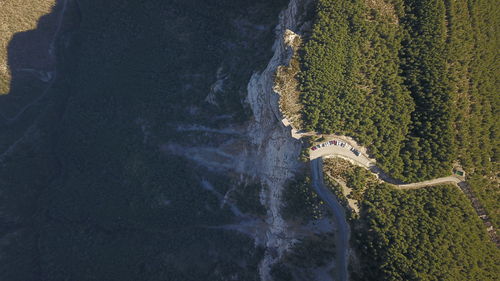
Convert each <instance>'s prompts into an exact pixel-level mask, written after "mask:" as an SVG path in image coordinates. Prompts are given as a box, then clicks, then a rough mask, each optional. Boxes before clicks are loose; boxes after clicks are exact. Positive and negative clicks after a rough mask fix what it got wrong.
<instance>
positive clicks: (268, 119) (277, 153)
mask: <svg viewBox="0 0 500 281" xmlns="http://www.w3.org/2000/svg"><path fill="white" fill-rule="evenodd" d="M301 2H304V1H300V0H291V1H290V3H289V5H288V7H287V9H285V10H284V11H283V12H282V13H281V14H280V21H279V24H278V26H277V27H276V41H275V43H274V46H273V50H274V55H273V57H272V58H271V60H270V62H269V64H268V65H267V67H266V69H265V70H264V71H262V72H260V73H254V74H253V76H252V78H251V80H250V82H249V83H248V97H247V101H248V103H249V105H250V108H251V109H252V112H253V119H254V121H253V122H252V123H251V124H250V126H249V127H248V136H249V137H250V140H251V142H252V143H253V144H254V145H255V146H256V147H257V151H256V153H257V154H258V157H256V159H258V160H257V161H259V163H254V165H255V166H256V167H259V169H258V172H257V173H258V177H259V178H260V181H261V182H262V183H263V184H264V185H265V186H266V187H267V188H265V189H263V191H262V194H261V201H262V203H263V204H264V205H265V206H267V208H268V212H267V218H266V222H267V224H268V226H269V227H268V228H267V233H266V245H265V246H266V252H265V256H264V259H263V260H262V262H261V264H260V268H259V271H260V275H261V279H262V280H270V279H271V278H270V267H271V265H272V264H273V263H274V262H276V261H277V260H278V259H279V258H280V257H281V256H282V254H283V253H284V252H285V250H286V249H288V248H289V246H290V245H291V243H292V242H293V234H292V233H290V232H288V231H287V223H286V222H285V221H284V219H283V218H282V217H281V214H280V206H281V204H282V200H281V196H282V191H283V187H284V185H285V183H286V181H287V180H289V179H290V178H292V177H293V173H294V171H296V170H297V167H298V166H299V165H300V163H299V162H298V157H299V154H300V143H299V142H298V141H297V140H295V139H293V138H291V136H290V130H289V129H287V128H286V127H285V126H284V125H283V124H282V123H281V120H282V119H283V118H282V115H281V113H280V110H279V95H278V94H277V93H276V92H275V91H274V90H273V86H274V76H275V73H276V70H277V68H278V67H279V66H280V65H287V64H288V63H289V60H290V58H291V55H290V52H289V48H288V46H287V44H286V42H285V41H284V36H283V35H284V34H285V31H286V30H296V29H297V28H298V20H297V19H298V16H299V15H298V11H299V5H301V4H303V3H301Z"/></svg>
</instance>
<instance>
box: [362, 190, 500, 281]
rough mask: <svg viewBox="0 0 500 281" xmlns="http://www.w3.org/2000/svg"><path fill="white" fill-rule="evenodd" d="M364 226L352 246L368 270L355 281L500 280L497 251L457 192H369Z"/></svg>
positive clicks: (498, 254)
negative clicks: (499, 277) (356, 248)
mask: <svg viewBox="0 0 500 281" xmlns="http://www.w3.org/2000/svg"><path fill="white" fill-rule="evenodd" d="M360 224H362V226H361V229H362V231H361V232H359V233H356V234H355V237H353V238H354V242H353V243H354V244H355V245H356V247H358V249H359V251H360V253H361V256H362V259H363V260H364V261H365V262H363V264H365V265H366V268H365V270H363V274H364V276H363V275H361V274H357V276H356V277H357V278H355V280H368V279H370V278H371V279H370V280H409V281H412V280H450V281H451V280H454V281H455V280H483V281H487V280H491V281H493V280H497V278H498V276H499V274H500V266H499V264H498V259H499V257H500V252H499V250H498V248H497V247H496V246H495V245H494V244H493V243H492V242H491V241H490V239H489V237H488V235H487V234H486V232H485V231H484V226H483V224H482V222H481V221H480V219H479V218H478V217H477V215H476V213H475V212H474V210H473V209H472V208H471V207H470V203H469V201H468V200H467V199H466V197H465V196H464V195H463V194H462V193H459V192H457V189H456V187H453V186H436V187H429V188H423V189H418V190H410V191H400V190H394V189H392V188H390V187H388V186H385V185H380V186H378V187H377V188H371V189H367V191H366V192H365V194H364V200H363V204H362V211H361V218H360ZM367 277H369V278H368V279H367Z"/></svg>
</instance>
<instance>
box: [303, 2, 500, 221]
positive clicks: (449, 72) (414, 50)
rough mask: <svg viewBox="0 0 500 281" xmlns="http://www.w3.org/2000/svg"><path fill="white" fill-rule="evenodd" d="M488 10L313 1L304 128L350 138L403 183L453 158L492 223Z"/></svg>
mask: <svg viewBox="0 0 500 281" xmlns="http://www.w3.org/2000/svg"><path fill="white" fill-rule="evenodd" d="M496 5H497V4H496V3H495V1H493V0H480V1H470V0H459V1H434V0H423V1H422V0H418V1H417V0H374V1H364V0H353V1H350V0H339V1H332V0H319V1H318V4H317V7H316V20H315V23H314V25H313V29H312V33H311V35H310V38H308V39H307V40H306V42H305V44H304V47H303V48H302V50H303V52H302V55H301V65H302V71H301V74H300V79H301V91H302V98H301V99H302V103H303V105H304V108H303V118H304V122H305V124H306V128H307V129H310V130H315V131H320V132H324V133H341V134H346V135H349V136H353V137H354V138H356V139H357V140H358V141H359V142H360V143H361V144H363V145H366V146H367V147H368V148H369V150H370V154H372V156H373V157H374V158H376V159H377V161H378V164H379V165H380V166H381V167H382V168H383V169H384V170H385V171H386V172H388V173H389V174H391V175H392V176H393V177H395V178H397V179H400V180H404V181H410V182H412V181H420V180H424V179H430V178H434V177H439V176H445V175H449V174H450V173H451V168H452V163H453V161H455V160H459V161H460V163H461V164H462V165H463V166H464V168H465V170H466V171H467V173H468V179H469V181H470V183H471V184H472V187H473V190H474V192H475V193H476V194H477V196H478V197H479V198H480V199H481V202H482V203H483V205H484V206H485V208H486V209H487V211H488V213H489V215H490V216H492V217H493V220H494V221H495V222H496V225H499V223H500V215H499V209H498V204H495V203H496V202H498V201H499V200H500V195H499V194H498V192H496V191H495V190H497V189H498V183H497V182H496V180H495V178H496V172H497V171H498V168H499V166H498V162H497V160H498V156H499V155H498V154H499V152H498V147H500V145H499V144H500V143H499V138H498V129H499V128H500V122H498V120H496V119H498V118H496V119H495V116H498V105H499V101H500V98H499V96H498V94H497V89H498V88H499V87H500V79H498V77H500V72H499V71H500V67H499V61H498V59H496V57H497V56H498V50H499V49H500V43H499V42H500V40H498V34H499V32H500V30H499V27H500V22H499V19H500V11H499V10H498V9H497V7H496Z"/></svg>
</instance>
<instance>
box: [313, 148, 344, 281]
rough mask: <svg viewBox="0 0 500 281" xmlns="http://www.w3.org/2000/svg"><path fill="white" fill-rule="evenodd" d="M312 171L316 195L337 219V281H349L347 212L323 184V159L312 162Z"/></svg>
mask: <svg viewBox="0 0 500 281" xmlns="http://www.w3.org/2000/svg"><path fill="white" fill-rule="evenodd" d="M311 171H312V185H313V187H314V190H316V193H318V195H319V196H320V197H321V199H323V201H324V202H325V203H326V204H328V206H329V207H330V209H331V210H332V212H333V216H334V218H335V224H336V225H337V233H336V235H335V238H336V243H335V247H336V251H337V259H336V273H337V276H338V278H337V280H340V281H347V280H348V271H347V264H348V260H349V259H348V255H349V252H348V250H349V235H350V233H349V232H350V230H349V225H348V224H347V220H346V216H345V211H344V208H343V207H342V205H340V202H339V201H338V199H337V197H336V196H335V195H334V194H333V193H332V192H331V191H330V190H329V189H327V188H326V187H325V185H324V183H323V160H322V159H321V158H316V159H313V160H311Z"/></svg>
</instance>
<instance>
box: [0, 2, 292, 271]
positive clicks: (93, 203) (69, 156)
mask: <svg viewBox="0 0 500 281" xmlns="http://www.w3.org/2000/svg"><path fill="white" fill-rule="evenodd" d="M68 3H70V4H71V5H72V6H71V9H69V8H68V11H72V13H70V14H67V16H68V17H69V16H71V17H72V18H73V19H74V21H75V24H74V25H72V26H71V28H69V26H66V25H65V28H64V29H62V30H63V31H64V32H63V33H62V35H61V37H60V38H58V40H57V41H56V45H57V52H56V53H57V69H58V76H57V79H56V81H55V82H54V84H53V85H52V87H51V88H50V89H48V90H47V94H46V95H45V97H44V99H43V100H40V102H39V103H36V105H34V106H32V107H30V108H29V110H27V111H26V113H25V114H24V115H22V117H20V118H19V120H16V121H15V122H12V123H11V124H4V123H3V122H2V123H1V124H0V126H1V128H2V132H1V137H0V139H1V141H0V146H1V149H2V155H1V156H0V162H1V165H2V168H1V169H0V193H1V195H2V196H0V206H1V207H0V213H1V216H0V225H1V226H2V227H1V229H0V237H1V243H0V244H1V245H0V246H1V247H0V248H1V249H0V251H1V253H2V254H1V255H0V279H1V280H9V281H17V280H19V281H31V280H54V281H55V280H109V281H111V280H120V281H123V280H223V279H224V278H226V277H227V276H237V278H239V279H241V280H257V279H258V278H259V276H258V270H257V267H258V263H259V261H260V260H261V259H262V256H263V248H262V247H260V246H256V245H255V244H254V243H253V240H252V239H251V238H250V237H248V236H246V235H243V234H240V233H237V232H229V231H224V230H221V229H216V228H213V227H212V226H217V225H224V224H228V223H230V222H232V221H233V220H234V218H235V216H234V214H233V213H232V212H231V210H230V209H229V207H228V206H220V202H219V200H218V199H217V198H216V196H214V195H213V194H212V193H211V192H209V191H208V190H206V189H204V188H203V185H202V183H203V182H209V183H210V184H211V185H213V188H214V189H215V190H217V191H219V192H221V193H226V192H227V191H228V190H229V189H230V188H231V187H232V186H233V185H235V184H236V183H235V182H233V181H232V179H231V177H230V175H227V174H222V173H214V172H212V171H208V170H207V169H205V168H202V167H198V166H196V165H195V164H193V163H192V162H189V161H188V160H186V159H185V158H181V157H179V156H176V155H174V154H172V153H169V152H166V151H162V150H161V149H160V147H161V145H162V144H164V143H169V142H175V141H176V140H179V139H182V141H183V144H185V145H186V146H189V145H194V143H195V142H197V145H200V143H201V141H204V142H208V141H213V142H216V141H218V139H217V138H216V137H212V138H209V137H207V136H206V135H202V134H200V133H197V134H196V135H195V134H189V133H183V132H177V131H176V130H175V129H173V128H176V126H177V125H178V124H186V123H188V124H189V123H195V122H198V124H202V125H207V126H213V127H217V126H225V125H227V122H228V121H227V119H216V118H215V116H217V115H219V114H227V115H229V116H231V117H232V118H230V119H229V120H230V122H235V123H238V122H241V118H242V116H245V110H244V108H243V104H242V103H241V99H242V97H244V96H245V94H246V92H245V90H246V86H247V83H248V80H249V78H250V76H251V75H252V72H253V71H254V69H260V68H261V66H262V65H263V64H265V63H267V61H268V60H269V58H270V57H271V56H272V52H271V45H272V42H273V40H274V33H273V27H274V26H275V25H276V22H277V20H278V12H279V11H280V10H281V9H282V8H283V5H284V4H286V3H285V1H273V3H269V2H268V1H253V2H251V3H250V2H246V1H219V0H217V1H216V0H212V1H203V3H200V1H191V0H190V1H186V0H182V1H177V0H170V1H159V0H148V1H140V2H139V1H121V0H120V1H115V0H111V1H94V0H87V1H78V3H77V1H68ZM77 4H78V5H77ZM0 6H1V4H0ZM74 6H78V7H74ZM2 12H3V11H2ZM241 15H246V16H245V18H244V19H242V18H241ZM237 18H238V19H241V20H244V21H245V23H246V24H247V25H248V26H245V28H246V29H245V30H244V32H243V31H242V30H241V28H239V27H238V26H236V23H235V22H236V19H237ZM254 23H258V24H259V26H260V27H261V28H262V30H261V31H259V32H257V31H255V30H254V29H253V26H254ZM37 34H38V33H36V32H27V33H25V34H21V35H22V36H34V37H35V38H33V37H32V39H33V40H38V37H36V35H37ZM250 35H251V40H250V39H249V37H250ZM207 46H208V48H207ZM256 58H258V59H256ZM239 65H245V66H246V67H244V68H241V67H239ZM221 66H222V67H223V68H224V70H225V71H227V72H228V73H229V72H230V73H231V75H232V76H231V79H227V85H226V90H227V92H224V93H221V94H220V95H219V97H218V98H219V100H218V103H219V105H220V107H217V108H216V107H212V106H210V105H207V103H206V102H205V101H204V99H205V97H206V96H207V94H208V93H209V92H210V87H211V85H212V84H213V83H214V81H215V80H216V72H217V69H218V68H219V67H221ZM200 73H201V74H200ZM37 90H38V89H34V88H32V89H31V90H30V94H32V95H36V94H38V95H39V94H40V92H37ZM11 94H14V95H13V96H11V97H12V98H13V99H15V98H18V99H19V98H21V97H20V96H18V93H17V92H16V93H9V94H8V95H5V96H2V98H1V99H0V103H1V104H2V110H1V112H2V113H5V111H4V110H3V109H4V108H11V111H14V110H15V109H17V108H18V107H17V106H14V105H15V104H13V103H11V102H10V101H9V100H8V99H7V98H6V97H7V96H10V95H11ZM23 105H24V104H23ZM193 108H194V109H195V110H196V114H193V113H192V112H193V110H192V109H193ZM7 113H10V112H7ZM15 113H17V110H15V111H14V112H13V114H15ZM13 114H9V116H11V115H13ZM209 122H213V123H210V124H208V123H209ZM224 122H226V124H224ZM10 134H12V135H13V137H10ZM17 140H19V141H17ZM7 141H9V142H7ZM16 141H17V142H16ZM12 144H15V145H12ZM11 145H12V147H13V148H15V149H9V147H10V146H11ZM4 151H6V153H3V152H4ZM246 185H247V186H242V187H241V188H240V189H239V190H240V191H241V194H239V193H234V194H233V195H234V197H235V198H234V200H235V201H237V202H238V203H240V202H243V204H241V205H240V207H241V209H242V210H243V211H245V212H249V213H255V214H262V213H263V212H265V210H263V207H262V206H261V205H260V204H259V201H258V192H259V190H260V186H259V185H257V184H255V183H252V182H248V184H246ZM242 198H243V199H244V200H243V199H242ZM251 198H254V199H255V200H256V202H253V201H251V200H249V199H251Z"/></svg>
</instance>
